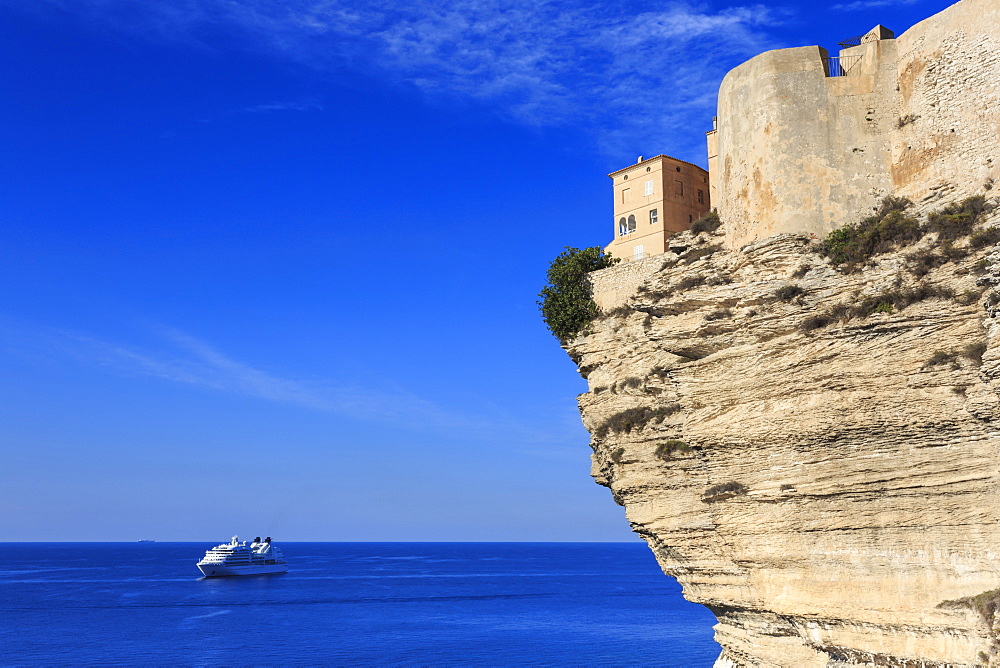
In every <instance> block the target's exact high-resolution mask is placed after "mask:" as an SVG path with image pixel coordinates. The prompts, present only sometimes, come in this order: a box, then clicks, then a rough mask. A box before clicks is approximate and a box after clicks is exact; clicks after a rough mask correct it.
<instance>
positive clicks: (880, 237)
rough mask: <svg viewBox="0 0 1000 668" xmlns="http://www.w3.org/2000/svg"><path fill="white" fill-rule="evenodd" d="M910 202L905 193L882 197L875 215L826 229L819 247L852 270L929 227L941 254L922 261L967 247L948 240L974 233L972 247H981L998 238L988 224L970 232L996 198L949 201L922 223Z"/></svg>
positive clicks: (944, 258) (957, 255)
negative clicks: (829, 229)
mask: <svg viewBox="0 0 1000 668" xmlns="http://www.w3.org/2000/svg"><path fill="white" fill-rule="evenodd" d="M912 206H913V202H911V201H910V200H908V199H906V198H905V197H886V198H885V199H884V200H882V202H881V203H880V204H879V205H878V206H877V207H876V208H875V213H874V214H873V215H871V216H868V217H867V218H865V219H863V220H861V221H860V222H858V223H851V224H849V225H845V226H843V227H841V228H838V229H836V230H834V231H833V232H831V233H830V234H829V235H827V237H826V239H824V240H823V242H822V243H821V244H820V245H819V253H820V254H821V255H824V256H826V257H828V258H830V260H831V261H832V262H833V263H834V264H836V265H840V266H841V267H843V268H844V270H845V271H847V272H848V273H850V272H854V271H858V270H859V269H861V267H863V266H864V265H865V263H867V262H868V261H869V260H871V259H872V258H873V257H875V256H876V255H881V254H883V253H889V252H891V251H894V250H898V249H900V248H904V247H906V246H910V245H913V244H915V243H916V242H918V241H920V240H921V239H922V238H923V237H924V236H925V235H926V234H929V233H934V234H936V235H937V238H938V241H939V242H940V244H941V251H942V255H940V256H938V255H936V254H935V255H934V256H933V257H925V258H921V260H922V264H924V265H928V264H930V265H933V264H935V263H937V264H942V263H945V262H948V261H950V260H955V259H961V258H962V257H964V256H965V255H966V253H964V252H962V251H959V250H958V249H955V248H954V247H953V246H952V243H953V242H955V241H957V240H959V239H961V238H963V237H967V236H969V235H972V239H971V245H972V246H973V248H982V247H984V246H986V245H990V244H992V243H996V241H997V240H998V239H1000V233H998V232H997V231H995V230H992V229H988V230H980V231H978V232H975V233H973V228H974V226H975V225H976V223H977V222H979V220H980V219H981V218H982V215H983V214H984V213H988V212H989V211H991V210H993V208H995V206H996V203H995V202H991V201H990V200H987V199H986V198H985V197H983V196H981V195H977V196H974V197H969V198H966V199H964V200H962V201H961V202H956V203H953V204H949V205H947V206H945V207H944V208H942V209H941V210H939V211H935V212H933V213H931V214H929V215H928V216H927V220H926V222H924V223H923V224H921V223H920V221H919V220H917V218H916V217H915V216H913V215H911V214H910V213H908V210H909V209H910V208H911V207H912ZM925 268H929V267H925ZM924 273H926V271H924Z"/></svg>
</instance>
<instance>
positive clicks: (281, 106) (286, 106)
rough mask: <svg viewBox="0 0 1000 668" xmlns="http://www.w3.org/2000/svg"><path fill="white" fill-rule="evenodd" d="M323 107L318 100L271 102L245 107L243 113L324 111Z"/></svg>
mask: <svg viewBox="0 0 1000 668" xmlns="http://www.w3.org/2000/svg"><path fill="white" fill-rule="evenodd" d="M322 109H323V105H322V104H320V103H319V102H318V101H317V100H296V101H291V102H271V103H269V104H255V105H253V106H252V107H245V108H244V109H243V110H242V111H243V112H244V113H248V114H269V113H272V112H275V111H322Z"/></svg>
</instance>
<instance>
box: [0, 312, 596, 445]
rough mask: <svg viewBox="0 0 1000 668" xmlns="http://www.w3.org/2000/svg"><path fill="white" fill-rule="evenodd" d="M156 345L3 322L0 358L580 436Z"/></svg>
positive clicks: (209, 351)
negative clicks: (62, 363)
mask: <svg viewBox="0 0 1000 668" xmlns="http://www.w3.org/2000/svg"><path fill="white" fill-rule="evenodd" d="M154 344H157V345H153V346H149V345H147V346H145V347H140V346H135V345H124V344H121V343H116V342H112V341H108V340H104V339H101V338H98V337H94V336H89V335H85V334H79V333H73V332H66V331H62V330H57V329H52V328H47V327H43V326H40V325H35V324H32V323H25V322H16V321H11V320H7V319H3V320H0V352H6V353H7V354H13V355H16V356H18V357H22V358H26V359H30V360H32V361H34V362H35V363H45V362H46V361H56V362H59V361H64V360H66V359H72V360H75V361H76V362H78V363H82V364H85V365H97V366H99V367H103V368H105V369H107V370H109V371H112V372H115V373H119V374H124V375H133V376H147V377H152V378H157V379H161V380H164V381H169V382H173V383H181V384H185V385H190V386H194V387H197V388H202V389H206V390H210V391H215V392H221V393H226V394H233V395H241V396H245V397H251V398H255V399H259V400H264V401H268V402H275V403H281V404H288V405H293V406H299V407H302V408H305V409H308V410H313V411H320V412H323V413H330V414H334V415H338V416H341V417H346V418H349V419H353V420H361V421H367V422H374V423H379V424H394V425H397V426H401V427H404V428H407V429H416V430H418V431H430V432H435V433H441V434H447V435H450V436H461V437H463V438H467V439H469V440H486V439H490V438H493V437H495V436H497V435H499V434H502V435H504V436H505V437H507V438H512V439H516V440H520V441H522V442H525V443H534V444H548V445H552V444H559V443H566V442H567V441H572V440H574V439H576V438H578V437H579V423H578V421H577V420H576V418H572V416H567V417H568V418H572V419H568V420H567V421H563V422H560V421H559V420H555V423H554V422H553V420H552V416H547V419H546V421H545V423H543V424H540V425H533V424H529V422H530V420H527V419H524V418H519V417H517V416H514V415H510V414H509V413H506V412H505V411H503V410H499V409H497V408H496V407H484V408H483V410H482V411H480V412H479V413H478V414H474V413H468V412H463V411H460V410H453V409H450V408H445V407H442V406H441V405H439V404H438V403H436V402H434V401H430V400H428V399H425V398H423V397H420V396H418V395H415V394H413V393H411V392H409V391H407V390H404V389H400V388H396V387H361V386H357V385H352V384H345V383H341V382H337V381H333V380H329V379H300V378H291V377H288V376H286V375H283V374H280V373H276V372H273V371H270V370H266V369H264V368H261V367H260V366H255V365H251V364H247V363H245V362H242V361H239V360H237V359H234V358H233V357H231V356H229V355H226V354H225V353H223V352H221V351H220V350H218V349H217V348H215V347H213V346H211V345H209V344H208V343H206V342H205V341H202V340H199V339H197V338H195V337H193V336H191V335H189V334H187V333H185V332H182V331H180V330H177V329H171V328H160V329H158V330H157V331H156V335H155V337H154Z"/></svg>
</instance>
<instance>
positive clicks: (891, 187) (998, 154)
mask: <svg viewBox="0 0 1000 668" xmlns="http://www.w3.org/2000/svg"><path fill="white" fill-rule="evenodd" d="M841 46H843V47H844V48H842V49H841V51H840V52H839V55H837V56H833V57H831V56H830V55H829V54H828V53H827V51H826V50H825V49H823V48H821V47H818V46H807V47H799V48H792V49H779V50H775V51H767V52H765V53H762V54H760V55H758V56H756V57H754V58H752V59H750V60H749V61H747V62H745V63H743V64H742V65H740V66H738V67H736V68H735V69H733V70H732V71H731V72H729V74H727V75H726V77H725V79H724V80H723V81H722V85H721V87H720V89H719V106H718V117H717V121H716V128H715V129H714V130H712V131H711V132H709V133H708V152H709V171H710V180H711V198H712V201H713V204H714V206H715V207H716V208H717V209H718V210H719V213H720V215H721V216H722V219H723V221H724V222H725V231H726V243H727V245H728V246H729V247H737V246H741V245H743V244H746V243H749V242H752V241H754V240H756V239H761V238H764V237H768V236H771V235H774V234H779V233H782V232H796V233H813V234H816V235H817V236H822V235H825V234H827V233H829V232H830V231H832V230H834V229H836V228H837V227H840V226H842V225H844V224H846V223H851V222H856V221H857V220H859V219H860V218H861V217H863V216H864V215H866V214H867V213H868V212H870V211H871V208H872V207H873V206H874V205H875V204H876V203H877V202H878V200H880V199H881V198H882V197H884V196H886V195H897V196H905V197H909V198H910V199H911V200H913V201H914V202H915V203H916V204H917V205H918V208H922V209H928V208H932V207H934V206H938V205H939V202H941V201H952V200H955V199H959V198H961V197H966V196H969V195H974V194H984V193H986V192H987V191H988V190H989V189H990V188H992V185H993V182H994V180H996V179H1000V3H998V2H997V1H996V0H961V1H960V2H957V3H956V4H954V5H952V6H951V7H949V8H947V9H945V10H944V11H942V12H940V13H938V14H936V15H934V16H932V17H930V18H928V19H926V20H924V21H922V22H920V23H918V24H916V25H914V26H913V27H912V28H910V29H909V30H907V31H906V32H905V33H903V34H902V35H900V36H899V37H898V38H896V37H894V35H893V34H892V32H891V31H889V30H887V29H885V28H883V27H882V26H877V27H876V28H874V29H873V30H871V31H869V32H868V33H866V34H865V35H863V36H861V37H859V38H854V39H853V40H848V41H846V42H845V43H843V44H842V45H841Z"/></svg>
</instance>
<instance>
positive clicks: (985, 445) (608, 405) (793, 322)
mask: <svg viewBox="0 0 1000 668" xmlns="http://www.w3.org/2000/svg"><path fill="white" fill-rule="evenodd" d="M716 243H717V239H716V238H712V237H711V235H707V234H702V235H701V236H698V237H695V236H693V235H691V234H690V233H684V234H682V235H679V236H677V237H675V244H674V248H673V250H674V251H676V252H673V253H668V254H666V255H663V256H660V257H659V259H656V260H655V262H656V263H657V265H658V266H657V268H656V269H655V270H654V271H652V272H651V274H650V275H649V276H648V277H647V278H646V279H645V280H644V281H643V282H641V284H640V285H639V287H638V289H637V290H635V292H634V294H632V295H631V296H630V297H629V298H628V299H627V300H625V301H624V302H623V303H622V304H621V305H620V306H618V307H617V308H612V309H609V310H607V311H606V312H605V313H604V315H602V316H601V317H600V318H599V319H598V320H597V321H596V322H595V323H593V326H592V327H591V331H590V332H588V333H586V334H585V335H582V336H580V337H578V338H577V339H576V340H574V341H572V342H571V343H569V344H568V345H567V346H566V349H567V351H568V352H569V354H570V355H571V356H572V357H573V359H574V360H575V361H576V362H577V364H578V365H579V370H580V373H581V374H582V375H583V376H584V377H585V378H586V379H587V381H588V384H589V391H588V392H587V393H586V394H583V395H581V396H580V398H579V405H580V410H581V412H582V415H583V420H584V424H585V425H586V427H587V428H588V430H589V431H590V432H591V434H592V441H591V446H592V448H593V475H594V478H595V479H596V480H597V481H598V482H599V483H600V484H602V485H606V486H607V487H609V488H610V489H611V492H612V494H613V496H614V499H615V500H616V501H617V502H618V503H619V504H621V505H622V506H624V507H625V509H626V513H627V517H628V519H629V521H630V522H631V524H632V527H633V529H634V530H635V531H636V532H637V533H638V534H640V535H641V536H642V537H643V538H644V539H645V540H646V541H647V542H648V543H649V545H650V547H651V548H652V550H653V551H654V552H655V554H656V557H657V559H658V560H659V563H660V565H661V566H662V568H663V570H664V571H665V572H666V573H667V574H669V575H671V576H673V577H675V578H677V580H678V581H679V582H680V583H681V585H682V586H683V589H684V595H685V597H686V598H688V599H689V600H691V601H695V602H697V603H701V604H703V605H705V606H708V607H709V608H710V609H711V610H712V611H713V612H714V613H715V615H716V616H717V618H718V620H719V621H718V625H717V626H716V638H717V640H718V641H719V643H720V644H721V645H722V647H723V653H722V655H721V656H720V658H719V660H718V662H717V664H716V665H717V666H789V667H793V666H794V667H796V668H801V667H807V666H847V665H850V666H856V665H878V666H923V667H931V666H974V665H987V664H989V665H995V662H996V661H997V648H998V644H997V632H996V631H997V628H996V627H995V622H996V620H995V619H994V617H995V613H996V608H997V605H998V600H997V597H996V594H997V590H998V588H1000V558H998V556H1000V555H998V547H997V546H998V538H1000V523H998V521H997V520H998V501H1000V470H998V462H1000V433H998V430H997V426H998V425H1000V423H998V422H997V418H998V417H1000V398H998V389H1000V385H998V382H1000V338H998V337H1000V327H998V326H997V323H996V321H995V320H994V319H993V316H994V314H995V311H994V310H995V308H996V304H997V303H998V302H1000V293H998V292H996V291H994V286H996V285H997V284H1000V273H997V272H994V271H993V270H992V267H993V265H992V264H991V261H995V262H1000V252H998V251H997V249H995V248H985V249H981V250H975V249H971V248H968V247H965V248H964V250H963V249H959V251H958V252H956V251H955V249H954V248H951V247H950V246H949V247H948V252H947V253H945V254H942V253H941V251H940V249H939V248H938V247H937V246H935V244H934V241H933V239H927V240H925V242H923V243H922V245H919V246H917V247H913V248H909V249H907V250H906V251H905V252H898V253H893V254H887V255H883V256H880V257H878V258H877V262H875V263H873V264H872V265H870V266H868V267H866V268H865V269H864V270H862V271H859V272H856V273H843V272H842V271H839V270H838V269H837V268H835V267H833V266H831V264H830V263H829V262H828V261H827V260H825V259H824V258H822V257H821V256H819V255H818V254H817V253H816V252H815V241H811V240H809V239H807V238H804V237H799V236H795V235H781V236H777V237H772V238H769V239H766V240H763V241H760V242H757V243H755V244H752V245H750V246H747V247H745V248H742V249H740V250H734V251H727V250H723V249H721V247H720V246H718V245H716ZM963 255H964V257H963ZM647 262H648V261H647ZM605 271H615V268H612V269H609V270H605Z"/></svg>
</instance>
